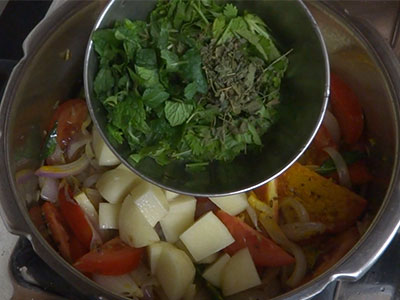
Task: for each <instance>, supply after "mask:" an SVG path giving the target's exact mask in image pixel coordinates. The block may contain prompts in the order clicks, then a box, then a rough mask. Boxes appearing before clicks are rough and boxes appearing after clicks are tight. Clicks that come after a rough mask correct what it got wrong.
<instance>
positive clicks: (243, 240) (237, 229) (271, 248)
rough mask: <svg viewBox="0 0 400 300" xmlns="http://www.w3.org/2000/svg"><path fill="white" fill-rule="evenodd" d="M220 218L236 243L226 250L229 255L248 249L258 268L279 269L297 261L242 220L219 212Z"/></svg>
mask: <svg viewBox="0 0 400 300" xmlns="http://www.w3.org/2000/svg"><path fill="white" fill-rule="evenodd" d="M217 216H218V218H219V219H220V220H221V221H222V222H223V223H224V224H225V226H226V227H227V228H228V230H229V232H230V233H231V234H232V236H233V238H234V239H235V242H234V243H233V244H231V245H229V246H228V247H226V248H225V249H224V251H225V252H226V253H228V254H229V255H233V254H235V253H236V252H237V251H239V250H240V249H243V248H245V247H247V248H248V249H249V251H250V254H251V257H252V258H253V261H254V263H255V264H256V266H259V267H264V266H265V267H279V266H285V265H290V264H292V263H294V262H295V259H294V258H293V257H292V256H290V255H289V254H288V253H286V252H285V250H283V249H282V248H281V247H279V246H278V245H276V244H275V243H274V242H273V241H271V240H270V239H269V238H267V237H266V236H264V235H263V234H261V233H260V232H258V231H256V230H255V229H253V228H251V227H250V226H249V225H247V224H246V223H244V222H242V221H241V220H240V219H238V218H236V217H233V216H231V215H229V214H227V213H226V212H224V211H222V210H219V211H218V212H217Z"/></svg>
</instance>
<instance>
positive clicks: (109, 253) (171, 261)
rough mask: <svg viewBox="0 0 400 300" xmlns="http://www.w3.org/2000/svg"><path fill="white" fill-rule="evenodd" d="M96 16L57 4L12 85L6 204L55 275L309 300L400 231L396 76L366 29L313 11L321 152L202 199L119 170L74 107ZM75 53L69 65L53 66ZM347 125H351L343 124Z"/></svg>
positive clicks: (89, 288)
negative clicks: (324, 76) (319, 69)
mask: <svg viewBox="0 0 400 300" xmlns="http://www.w3.org/2000/svg"><path fill="white" fill-rule="evenodd" d="M98 5H99V3H97V2H96V3H91V2H74V1H73V2H70V3H66V4H65V5H63V6H62V7H60V9H59V10H58V11H56V12H55V14H54V15H53V16H52V17H50V18H49V19H47V20H46V21H45V22H44V23H42V24H41V25H40V27H39V31H38V32H37V33H36V35H34V36H33V37H34V38H33V39H32V44H31V45H29V46H28V47H27V57H26V58H24V59H23V60H22V61H21V63H20V64H19V65H18V66H17V68H16V69H15V71H14V73H13V75H12V76H11V79H10V83H9V85H8V87H7V89H6V92H5V97H4V99H3V100H2V106H1V113H2V114H3V115H6V116H7V117H6V118H3V119H2V120H1V124H0V125H1V128H2V130H1V131H2V136H1V142H2V147H0V157H1V160H0V163H1V166H0V169H1V170H2V172H3V176H2V180H1V189H0V192H1V197H0V199H1V207H2V216H4V219H5V221H6V223H7V225H8V227H9V228H10V230H11V231H13V232H15V233H18V234H21V235H29V236H30V240H31V241H32V243H33V245H34V248H35V251H37V253H38V254H39V255H40V256H41V257H43V259H44V260H45V261H46V262H47V263H49V264H50V265H51V266H52V267H53V268H54V269H55V270H57V271H58V272H59V273H60V274H61V275H62V276H64V277H65V278H66V279H67V280H68V281H69V282H70V283H72V284H74V285H75V286H76V287H77V288H78V289H79V290H80V291H81V292H82V293H83V295H85V296H91V297H97V298H99V297H107V298H110V299H126V297H125V296H126V295H127V293H129V294H130V295H139V296H140V295H141V294H143V297H147V298H151V297H153V296H155V295H158V296H160V297H164V296H166V297H169V298H170V299H175V297H176V298H179V297H181V296H182V295H183V294H185V295H186V296H187V297H191V295H192V296H193V294H194V293H195V292H196V293H195V294H197V296H200V293H203V292H204V293H210V290H211V293H214V295H217V294H216V293H217V292H219V293H221V294H220V295H222V296H223V297H225V296H226V298H230V297H232V298H239V297H242V296H243V297H244V299H247V298H248V295H249V294H248V293H250V294H252V295H257V296H260V295H261V296H260V297H274V296H276V299H283V298H284V299H305V298H308V297H310V296H312V295H314V294H315V293H317V292H319V291H320V290H321V289H322V288H324V287H325V286H326V285H327V284H328V283H329V282H330V281H332V280H334V279H335V278H353V279H357V278H359V277H360V276H361V275H362V274H363V273H364V272H365V271H366V270H367V269H368V267H369V266H370V265H371V264H372V263H373V262H374V261H375V260H376V259H377V258H378V256H379V254H380V253H381V252H382V250H383V249H384V248H385V246H386V245H387V243H388V242H389V241H390V239H391V237H392V236H393V234H394V232H395V231H396V230H397V227H398V216H397V212H398V211H399V203H398V201H397V199H396V197H395V196H396V191H395V190H394V184H397V183H398V171H397V164H398V162H397V156H396V155H395V153H397V149H398V142H397V141H398V127H399V124H398V123H397V120H398V104H397V101H398V98H397V97H398V91H399V89H398V86H397V85H395V84H394V83H396V82H400V81H399V73H398V70H397V69H396V68H395V67H394V64H392V63H391V61H390V59H391V58H392V56H391V55H392V54H391V53H390V52H389V51H388V49H387V48H385V46H384V44H380V43H379V42H380V40H379V39H378V38H376V36H375V35H373V34H372V33H371V32H370V31H369V30H368V27H364V26H363V25H362V24H358V26H359V27H358V28H359V30H361V31H362V32H363V34H365V35H366V36H367V37H368V38H369V41H370V43H366V42H365V38H364V37H363V36H362V35H360V33H359V31H357V30H355V29H354V27H353V26H354V25H353V23H351V22H350V21H349V20H348V19H347V18H346V17H342V16H341V15H340V14H337V13H335V10H334V9H331V8H330V7H329V6H326V5H322V4H321V5H318V4H313V6H312V7H311V8H312V12H313V15H314V16H315V18H316V19H317V21H318V22H319V24H320V27H321V29H322V32H323V34H324V37H325V39H326V42H327V46H328V50H329V52H330V57H331V63H332V69H333V72H334V73H332V74H333V75H332V78H333V79H334V80H333V82H334V84H333V87H332V98H331V107H330V108H329V110H330V112H331V114H328V115H327V119H325V120H324V123H323V127H321V129H320V131H319V133H318V135H317V137H316V140H315V141H314V142H313V144H312V145H311V147H310V148H309V149H307V151H306V153H305V155H304V156H303V157H302V158H301V160H300V161H299V162H298V163H296V164H295V165H294V166H293V167H292V168H290V169H289V170H288V171H287V172H286V173H285V174H283V175H282V176H281V177H279V178H277V179H276V180H275V181H273V182H271V183H268V185H266V186H264V187H262V188H260V189H257V190H255V191H253V192H252V193H249V194H246V195H244V194H242V195H238V196H237V197H236V198H231V199H228V200H229V201H226V199H224V198H215V199H214V198H212V199H204V198H199V199H193V198H191V197H185V196H178V195H175V194H172V193H169V192H164V191H162V190H160V189H158V188H155V187H154V186H152V185H150V184H146V183H144V182H143V181H141V180H140V179H138V178H137V177H136V176H134V175H133V173H130V172H129V171H128V170H126V168H124V167H123V166H118V161H116V160H115V157H114V156H113V155H111V154H110V152H109V150H108V148H107V147H106V146H105V145H104V143H103V142H102V140H101V139H99V136H97V135H96V133H95V132H93V130H92V127H91V126H92V125H91V124H90V120H89V118H87V113H86V106H85V105H84V102H83V101H82V100H79V99H77V98H76V97H77V95H79V90H80V88H81V86H82V83H81V82H80V80H79V78H81V73H82V61H83V52H84V44H85V41H87V37H88V34H89V32H90V28H91V26H92V25H93V23H94V20H95V18H96V12H99V11H100V9H101V7H98ZM339 20H340V21H339ZM78 24H79V27H78ZM343 24H345V25H343ZM49 28H50V30H49ZM77 28H79V30H77ZM42 30H43V31H42ZM44 32H45V33H46V34H45V35H44V34H43V33H44ZM67 48H68V49H70V51H71V57H70V59H69V60H68V61H65V60H63V59H62V58H60V56H59V55H58V54H59V53H62V51H65V49H67ZM378 58H379V59H378ZM378 61H379V63H378ZM389 75H390V76H389ZM392 80H393V81H392ZM343 97H345V99H346V101H345V103H344V104H345V105H344V104H343V102H342V100H343V99H344V98H343ZM68 99H75V100H68ZM356 99H358V100H356ZM376 99H380V101H376ZM59 100H66V101H59ZM58 102H60V103H58ZM358 102H360V104H361V107H362V110H361V111H360V106H359V105H358V104H357V103H358ZM38 103H40V105H38ZM56 103H58V104H56ZM343 105H344V106H343ZM346 105H350V106H349V107H347V106H346ZM378 105H379V109H377V106H378ZM27 112H29V113H27ZM54 114H55V115H56V117H54V120H53V121H51V119H52V117H53V116H54ZM349 117H351V118H352V119H355V120H356V123H354V121H352V122H351V126H349V123H347V121H346V120H348V118H349ZM357 120H358V121H357ZM56 121H57V122H56ZM44 131H45V132H44ZM48 133H50V134H49V135H48ZM55 133H57V137H55ZM46 136H47V137H48V138H46ZM44 140H46V141H47V142H46V143H44V145H46V147H43V141H44ZM43 149H45V150H46V151H45V152H43V151H42V150H43ZM50 154H51V155H50ZM48 155H50V156H49V157H47V158H46V160H45V164H42V162H43V156H48ZM63 159H64V160H65V161H63ZM33 172H36V173H37V175H41V176H40V177H39V178H40V179H39V180H38V176H35V175H32V174H33ZM118 174H119V175H118ZM121 174H122V175H121ZM16 175H17V176H16ZM68 175H70V176H68ZM365 183H366V184H365ZM113 186H114V188H113ZM346 186H347V187H346ZM38 187H40V189H38ZM38 191H39V193H38ZM126 195H128V196H126ZM39 197H40V199H39ZM118 202H119V204H118ZM97 204H98V208H97ZM149 204H153V206H152V209H151V211H149V209H148V205H149ZM118 206H121V208H120V210H119V211H118ZM29 211H30V212H31V214H32V216H33V218H31V217H30V216H29ZM174 214H175V216H174ZM35 216H36V217H35ZM117 216H118V217H117ZM132 216H135V217H132ZM177 220H180V221H182V222H176V221H177ZM33 221H34V222H33ZM34 223H37V224H38V225H40V226H38V227H36V225H35V224H34ZM116 227H118V228H119V230H118V231H117V230H116V229H111V228H116ZM210 227H211V228H212V230H208V229H207V228H210ZM37 228H38V229H39V230H37ZM104 228H110V229H104ZM41 232H42V233H43V234H41ZM204 235H206V238H205V237H204ZM243 237H246V239H245V240H244V239H243ZM164 239H165V242H164V243H161V241H158V240H164ZM204 240H205V241H206V242H201V241H204ZM172 244H173V245H172ZM338 245H340V247H337V246H338ZM267 246H268V247H267ZM258 247H261V248H258ZM91 248H95V249H98V250H97V251H92V252H90V249H91ZM258 249H263V251H259V250H258ZM267 249H268V251H267ZM88 251H89V252H88ZM57 252H58V253H57ZM116 252H117V253H120V256H117V258H116V257H115V256H114V255H113V253H116ZM215 253H218V255H217V256H216V255H213V254H215ZM60 254H61V255H60ZM118 257H125V259H124V260H123V262H121V260H119V259H118ZM99 259H101V262H102V263H100V264H99ZM110 262H111V263H110ZM178 265H179V266H181V268H180V271H181V272H178V271H177V270H179V269H177V268H175V269H174V267H175V266H178ZM222 265H223V267H222ZM196 266H197V268H196ZM218 266H219V273H218V268H217V267H218ZM213 267H214V268H213ZM78 269H79V270H81V271H82V272H84V274H83V273H81V272H80V271H79V270H78ZM166 270H168V271H169V272H168V274H167V275H166V274H165V272H166ZM244 272H246V274H248V275H249V276H247V277H246V278H242V277H244V276H240V275H241V274H240V273H244ZM153 274H154V275H153ZM216 274H217V275H216ZM218 274H219V275H218ZM237 274H239V276H238V275H237ZM144 275H150V276H146V277H145V278H144ZM213 275H214V276H215V277H213ZM250 275H251V276H250ZM116 276H117V277H116ZM88 277H90V278H88ZM116 278H117V282H116V281H115V279H116ZM213 278H214V279H215V278H217V281H213ZM238 278H240V280H239V282H238V284H232V282H234V281H235V280H237V279H238ZM218 279H219V282H218ZM96 282H97V283H99V284H96ZM175 282H179V284H176V285H175V284H174V283H175ZM207 282H209V283H211V284H207ZM122 283H127V284H126V285H124V284H123V286H121V284H122ZM193 284H195V286H194V285H193ZM218 285H219V286H220V287H221V288H220V289H217V288H215V286H217V287H218ZM204 286H205V287H204ZM107 287H109V288H107ZM123 287H127V289H125V290H124V289H123ZM201 287H204V288H201ZM242 289H246V290H245V291H243V290H242ZM118 293H122V294H123V295H125V296H122V295H121V294H118ZM206 295H209V294H206ZM240 299H243V298H240Z"/></svg>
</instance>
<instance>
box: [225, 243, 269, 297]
mask: <svg viewBox="0 0 400 300" xmlns="http://www.w3.org/2000/svg"><path fill="white" fill-rule="evenodd" d="M260 284H261V280H260V277H259V276H258V272H257V269H256V266H255V265H254V262H253V259H252V258H251V255H250V252H249V249H248V248H243V249H242V250H239V251H238V252H236V253H235V254H234V255H233V256H232V257H231V258H230V259H229V261H228V263H227V264H226V265H225V267H224V268H223V270H222V275H221V287H222V293H223V294H224V296H230V295H233V294H236V293H239V292H242V291H244V290H247V289H250V288H252V287H255V286H257V285H260Z"/></svg>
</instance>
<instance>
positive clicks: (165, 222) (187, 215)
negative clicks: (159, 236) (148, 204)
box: [160, 195, 196, 243]
mask: <svg viewBox="0 0 400 300" xmlns="http://www.w3.org/2000/svg"><path fill="white" fill-rule="evenodd" d="M195 210H196V198H194V197H191V196H183V195H182V196H179V197H177V198H175V199H174V200H173V201H170V202H169V212H168V214H167V215H166V216H165V217H164V218H162V219H161V220H160V225H161V228H162V230H163V233H164V235H165V238H166V240H167V241H168V242H170V243H175V242H176V241H177V240H178V239H179V236H180V235H181V234H182V233H183V232H184V231H185V230H186V229H188V228H189V227H190V225H192V224H193V223H194V213H195Z"/></svg>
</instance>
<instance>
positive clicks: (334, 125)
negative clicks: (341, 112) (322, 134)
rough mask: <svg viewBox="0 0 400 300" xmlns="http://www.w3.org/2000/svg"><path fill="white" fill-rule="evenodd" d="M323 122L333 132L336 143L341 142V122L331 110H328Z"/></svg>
mask: <svg viewBox="0 0 400 300" xmlns="http://www.w3.org/2000/svg"><path fill="white" fill-rule="evenodd" d="M323 124H324V125H325V127H326V128H327V129H328V131H329V133H330V134H331V136H332V138H333V140H334V141H335V143H336V144H339V142H340V127H339V123H338V121H337V120H336V118H335V116H334V115H333V114H332V113H331V112H330V111H329V110H326V112H325V117H324V121H323Z"/></svg>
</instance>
